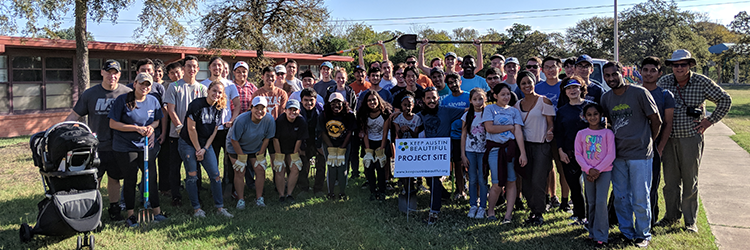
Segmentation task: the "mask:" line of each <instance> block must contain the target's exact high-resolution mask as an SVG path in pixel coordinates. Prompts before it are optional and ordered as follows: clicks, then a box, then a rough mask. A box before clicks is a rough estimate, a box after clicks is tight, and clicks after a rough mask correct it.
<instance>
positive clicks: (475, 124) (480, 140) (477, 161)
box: [461, 88, 487, 219]
mask: <svg viewBox="0 0 750 250" xmlns="http://www.w3.org/2000/svg"><path fill="white" fill-rule="evenodd" d="M469 96H470V99H469V100H470V101H471V106H469V111H467V112H466V113H464V116H463V117H461V120H462V121H463V126H462V129H461V162H462V163H463V164H462V165H463V166H462V167H465V168H468V169H469V205H471V207H470V208H469V218H477V219H484V214H485V211H484V210H485V209H487V178H484V174H483V173H482V157H484V150H485V148H484V145H485V143H486V142H485V140H486V139H487V135H486V131H484V125H483V124H482V112H483V111H484V102H485V101H486V100H487V93H486V92H484V90H482V89H480V88H474V89H472V90H471V92H470V93H469ZM477 191H479V194H477ZM477 195H479V196H477ZM477 199H479V205H478V206H477Z"/></svg>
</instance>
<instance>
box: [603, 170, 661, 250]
mask: <svg viewBox="0 0 750 250" xmlns="http://www.w3.org/2000/svg"><path fill="white" fill-rule="evenodd" d="M652 161H653V159H642V160H625V159H620V158H617V159H615V162H614V163H613V164H612V165H613V167H612V191H613V192H614V195H615V204H614V205H615V212H617V220H618V222H619V223H620V232H622V234H623V235H625V237H627V238H628V239H647V240H650V239H651V232H650V230H651V201H650V197H649V193H650V190H651V174H652V166H651V164H652ZM633 215H635V223H633Z"/></svg>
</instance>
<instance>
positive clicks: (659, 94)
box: [649, 86, 675, 139]
mask: <svg viewBox="0 0 750 250" xmlns="http://www.w3.org/2000/svg"><path fill="white" fill-rule="evenodd" d="M649 93H651V97H653V98H654V102H656V107H657V108H659V116H660V117H661V119H662V123H664V119H665V118H664V112H665V111H666V110H667V109H673V108H675V101H674V95H673V94H672V92H670V91H669V90H665V89H662V88H661V87H658V86H657V87H656V88H655V89H654V90H649ZM664 129H665V127H664V126H661V132H663V131H664ZM667 136H669V135H667ZM660 138H662V133H659V136H658V137H657V139H660Z"/></svg>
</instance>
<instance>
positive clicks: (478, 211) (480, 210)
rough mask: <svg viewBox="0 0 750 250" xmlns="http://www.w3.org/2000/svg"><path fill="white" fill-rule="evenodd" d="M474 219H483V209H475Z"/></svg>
mask: <svg viewBox="0 0 750 250" xmlns="http://www.w3.org/2000/svg"><path fill="white" fill-rule="evenodd" d="M474 219H484V208H479V209H477V214H476V215H474Z"/></svg>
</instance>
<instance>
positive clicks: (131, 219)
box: [125, 215, 138, 227]
mask: <svg viewBox="0 0 750 250" xmlns="http://www.w3.org/2000/svg"><path fill="white" fill-rule="evenodd" d="M125 225H127V226H128V227H137V226H138V220H137V219H136V218H135V215H131V216H130V217H128V219H127V220H125Z"/></svg>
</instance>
